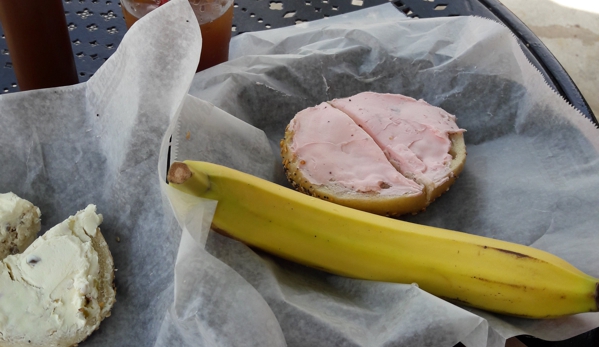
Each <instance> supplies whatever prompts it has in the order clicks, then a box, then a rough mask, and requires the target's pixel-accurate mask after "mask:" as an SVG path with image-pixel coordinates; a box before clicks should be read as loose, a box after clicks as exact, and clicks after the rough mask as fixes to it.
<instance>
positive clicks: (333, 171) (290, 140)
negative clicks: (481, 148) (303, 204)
mask: <svg viewBox="0 0 599 347" xmlns="http://www.w3.org/2000/svg"><path fill="white" fill-rule="evenodd" d="M463 132H464V130H463V129H460V128H459V127H458V126H457V124H456V122H455V117H454V116H453V115H451V114H449V113H447V112H446V111H444V110H443V109H441V108H439V107H435V106H432V105H430V104H428V103H426V102H425V101H423V100H415V99H413V98H410V97H406V96H403V95H399V94H378V93H372V92H364V93H360V94H357V95H354V96H352V97H349V98H344V99H335V100H332V101H329V102H324V103H322V104H320V105H317V106H315V107H310V108H307V109H305V110H302V111H300V112H299V113H297V114H296V115H295V117H294V118H293V119H292V120H291V122H290V123H289V125H288V126H287V128H286V130H285V137H284V138H283V139H282V140H281V143H280V145H281V156H282V159H283V165H284V168H285V173H286V175H287V178H288V179H289V181H290V182H291V184H292V185H293V186H294V187H295V188H296V189H297V190H299V191H300V192H303V193H306V194H309V195H312V196H315V197H319V198H321V199H324V200H328V201H331V202H334V203H337V204H340V205H344V206H348V207H352V208H356V209H359V210H363V211H367V212H371V213H376V214H380V215H385V216H398V215H402V214H407V213H417V212H419V211H422V210H424V209H425V208H426V207H427V206H428V205H429V204H430V203H431V202H433V201H434V200H435V199H436V198H437V197H439V196H440V195H442V194H443V193H444V192H445V191H447V190H448V189H449V187H450V186H451V185H452V184H453V183H454V181H455V179H456V178H457V176H458V175H459V173H460V172H461V171H462V169H463V168H464V164H465V161H466V146H465V143H464V136H463Z"/></svg>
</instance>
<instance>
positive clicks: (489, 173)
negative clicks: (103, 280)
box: [163, 4, 599, 347]
mask: <svg viewBox="0 0 599 347" xmlns="http://www.w3.org/2000/svg"><path fill="white" fill-rule="evenodd" d="M231 46H232V50H231V55H230V58H231V59H230V61H229V62H227V63H225V64H222V65H220V66H218V67H216V68H213V69H210V70H207V71H204V72H201V73H199V74H197V75H196V76H195V78H194V81H193V83H192V86H191V89H190V94H191V95H193V96H195V97H197V98H199V99H202V100H204V101H201V100H198V99H196V98H194V97H191V96H188V97H187V98H186V100H185V101H184V106H183V108H182V112H181V113H180V114H179V116H178V118H177V119H176V120H174V121H173V123H172V124H171V131H170V132H168V133H167V136H166V137H167V138H170V136H172V143H171V148H172V152H171V155H172V158H171V159H173V160H186V159H194V160H205V161H210V162H214V163H218V164H222V165H226V166H229V167H232V168H235V169H238V170H242V171H245V172H248V173H251V174H254V175H257V176H260V177H263V178H266V179H269V180H272V181H274V182H277V183H279V184H282V185H287V186H288V183H287V182H286V180H285V178H284V176H283V174H282V165H281V163H280V158H279V153H278V142H279V140H280V139H281V138H282V137H283V133H284V128H285V126H286V125H287V124H288V122H289V121H290V120H291V118H292V117H293V116H294V115H295V113H296V112H298V111H300V110H302V109H304V108H306V107H309V106H314V105H316V104H318V103H320V102H323V101H326V100H330V99H333V98H337V97H347V96H351V95H353V94H356V93H358V92H362V91H376V92H388V93H401V94H404V95H409V96H412V97H415V98H422V99H425V100H426V101H428V102H429V103H431V104H434V105H437V106H440V107H442V108H444V109H446V110H447V111H449V112H451V113H453V114H455V115H456V116H457V118H458V125H459V126H460V127H462V128H464V129H466V130H467V132H466V134H465V139H466V143H467V146H468V159H467V163H466V167H465V170H464V172H463V173H462V175H461V177H460V178H459V179H458V181H457V182H456V184H455V185H454V186H453V187H452V188H451V189H450V191H449V192H448V193H446V194H445V195H444V196H442V197H441V198H439V199H438V200H437V201H436V202H435V203H434V204H432V205H431V206H430V207H429V208H428V209H427V211H426V212H424V213H420V214H418V215H416V216H408V217H405V218H403V219H405V220H408V221H412V222H415V223H421V224H427V225H433V226H438V227H443V228H447V229H453V230H460V231H464V232H468V233H472V234H478V235H485V236H489V237H494V238H499V239H504V240H508V241H512V242H519V243H523V244H527V245H532V246H533V247H538V248H541V249H544V250H547V251H549V252H552V253H554V254H556V255H558V256H560V257H563V258H564V259H566V260H568V261H570V262H571V263H573V264H574V265H575V266H577V267H578V268H580V269H581V270H583V271H585V272H587V273H589V274H591V275H594V276H599V269H598V268H596V267H595V266H593V265H595V264H599V254H598V252H596V251H595V250H596V249H597V246H599V237H597V236H596V233H595V229H596V227H595V225H598V224H599V214H597V204H598V202H599V196H598V195H597V194H596V192H595V189H593V188H599V175H597V172H598V169H599V160H598V159H599V155H598V149H599V131H597V130H596V129H595V128H594V126H593V125H592V124H591V123H590V122H589V121H588V120H586V119H585V118H584V117H583V116H582V115H581V114H580V113H578V112H577V111H576V110H575V109H573V108H572V107H570V106H569V105H568V104H567V103H566V102H565V101H564V100H563V99H562V98H561V97H560V96H558V95H557V94H556V93H555V92H553V91H552V90H551V89H550V87H548V86H547V85H546V83H545V82H544V80H543V79H542V77H541V75H540V74H539V73H538V71H536V70H535V68H534V67H533V66H532V65H531V64H530V63H529V62H528V61H527V60H526V58H525V56H524V54H523V53H522V51H521V49H520V48H519V46H518V44H517V42H516V40H515V39H514V37H513V36H512V34H511V33H510V31H509V30H508V29H506V28H505V27H503V26H502V25H500V24H498V23H495V22H493V21H490V20H486V19H482V18H475V17H453V18H438V19H419V20H412V19H406V18H404V17H403V16H402V15H401V14H400V13H399V12H398V11H397V10H395V9H394V8H393V6H392V5H390V4H389V5H384V6H379V7H375V8H371V9H367V10H363V11H360V12H356V13H353V14H348V15H344V16H339V17H333V18H330V19H326V20H322V21H317V22H311V23H305V24H301V25H298V26H295V27H290V28H284V29H278V30H271V31H265V32H257V33H245V34H243V35H240V36H238V37H236V38H234V39H233V41H232V44H231ZM206 101H207V102H206ZM213 105H215V106H213ZM223 110H224V111H226V112H223ZM166 146H167V142H166V141H165V143H163V150H164V149H165V148H166ZM165 164H166V161H165ZM163 175H164V174H163ZM165 191H167V192H169V190H168V189H165ZM171 201H174V202H176V201H177V199H176V198H175V197H171ZM175 210H177V208H176V207H175ZM182 220H183V218H180V221H182ZM194 224H197V223H190V222H187V223H186V222H184V221H183V222H182V225H183V226H184V228H185V233H189V234H190V235H193V236H189V237H187V238H188V239H191V238H193V239H195V240H197V242H196V243H193V242H186V243H185V244H183V243H182V245H181V248H180V251H179V254H180V255H181V254H182V253H183V252H186V254H192V255H193V256H192V257H190V259H191V260H187V258H186V257H183V256H180V257H179V258H178V263H177V272H176V275H177V276H178V278H179V277H183V278H210V280H205V281H203V282H202V284H201V285H200V284H198V283H197V282H192V284H191V287H193V290H194V291H195V292H196V295H194V296H192V297H191V296H189V295H188V292H189V291H190V290H192V289H191V288H190V286H186V285H184V284H181V285H180V286H179V287H177V288H175V297H176V300H177V303H176V307H193V309H190V310H187V311H185V312H184V313H183V312H180V313H179V312H174V311H171V314H170V315H169V318H168V319H169V320H168V321H167V322H165V325H164V326H163V329H164V330H163V331H169V330H170V331H173V330H175V327H177V326H179V327H181V326H184V327H185V329H184V330H183V329H179V330H178V331H177V333H178V334H180V336H185V338H186V339H187V340H188V341H192V340H198V339H199V340H202V339H203V341H206V345H210V343H208V341H213V342H214V345H220V346H225V345H235V343H232V341H241V340H238V339H239V336H240V335H241V336H244V338H243V343H242V345H256V346H261V345H275V346H278V345H283V344H285V343H286V344H287V345H288V346H369V347H370V346H453V345H455V344H456V343H457V342H458V341H461V342H462V343H464V344H465V345H466V346H468V347H477V346H493V347H495V346H503V345H504V344H505V340H506V339H507V338H509V337H511V336H515V335H520V334H531V335H534V336H537V337H540V338H543V339H548V340H559V339H565V338H568V337H571V336H574V335H577V334H580V333H582V332H585V331H588V330H590V329H592V328H594V327H597V326H599V314H580V315H575V316H571V317H566V318H561V319H555V320H527V319H518V318H513V317H505V316H499V315H495V314H491V313H488V312H484V311H480V310H475V309H471V308H462V307H458V306H454V305H452V304H449V303H447V302H445V301H443V300H440V299H438V298H436V297H434V296H432V295H429V294H427V293H425V292H424V291H422V290H420V289H419V288H417V287H414V286H411V285H405V284H390V283H377V282H369V281H359V280H353V279H347V278H342V277H339V276H334V275H330V274H327V273H323V272H320V271H317V270H313V269H309V268H306V267H303V266H300V265H296V264H293V263H290V262H287V261H284V260H281V259H278V258H276V257H273V256H270V255H268V254H264V253H262V252H260V251H256V250H253V249H250V248H248V247H247V246H245V245H243V244H241V243H239V242H236V241H232V240H230V239H227V238H226V237H223V236H220V235H218V234H215V233H209V234H208V235H206V230H207V228H204V229H203V231H201V230H197V228H195V227H194ZM204 242H205V244H204ZM202 250H204V251H205V252H203V251H202ZM199 254H201V255H199ZM199 259H201V261H200V260H199ZM191 263H193V265H192V264H191ZM240 276H241V278H242V279H243V280H245V281H243V280H241V279H240ZM179 283H180V281H179V280H177V284H179ZM232 283H235V284H236V285H238V287H237V288H238V289H237V290H236V291H233V292H231V291H230V289H228V290H227V291H223V290H222V288H230V286H231V285H232ZM240 283H243V285H246V286H247V284H249V285H250V286H247V287H248V289H247V290H245V289H242V288H241V284H240ZM215 293H218V295H217V296H216V295H215ZM248 302H251V303H252V305H253V307H252V310H254V312H255V316H254V317H252V318H251V319H248V316H250V317H251V313H248V308H247V306H245V305H247V303H248ZM207 312H210V313H214V312H218V316H219V317H220V316H221V315H226V316H227V317H228V319H227V320H226V321H227V324H228V325H229V326H227V327H223V326H222V324H221V323H220V322H222V321H224V320H221V319H220V318H217V319H216V323H215V321H214V319H213V317H211V316H210V314H208V313H207ZM273 315H274V317H275V318H276V321H277V322H278V326H277V328H279V327H280V331H281V332H282V336H281V335H280V332H279V331H278V330H276V331H275V329H274V328H272V324H273ZM258 317H262V319H263V321H262V328H263V329H264V330H266V331H267V332H268V333H270V335H269V338H270V340H269V342H268V343H265V342H264V340H263V339H264V336H265V335H264V334H265V333H266V332H261V333H254V334H253V335H252V331H253V330H255V329H259V327H256V325H258V326H259V325H260V323H257V320H259V318H258ZM248 322H251V323H252V324H251V326H250V325H248ZM192 325H193V328H192V327H191V326H192ZM206 329H208V330H209V331H210V336H211V337H210V339H207V338H206V337H205V336H207V335H208V334H206V333H205V330H206ZM165 336H171V335H168V334H166V335H165ZM246 336H252V338H247V337H246ZM258 337H259V338H260V340H258ZM283 339H284V340H283Z"/></svg>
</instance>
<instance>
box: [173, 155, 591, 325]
mask: <svg viewBox="0 0 599 347" xmlns="http://www.w3.org/2000/svg"><path fill="white" fill-rule="evenodd" d="M167 179H168V181H169V184H170V185H171V186H172V187H174V188H176V189H178V190H180V191H183V192H186V193H188V194H192V195H195V196H198V197H203V198H207V199H214V200H217V201H218V205H217V208H216V212H215V215H214V218H213V221H212V227H213V229H214V230H216V231H218V232H220V233H223V234H225V235H227V236H229V237H232V238H234V239H237V240H239V241H241V242H243V243H245V244H247V245H249V246H252V247H256V248H259V249H262V250H264V251H266V252H269V253H271V254H274V255H276V256H279V257H281V258H285V259H288V260H291V261H294V262H297V263H300V264H303V265H306V266H310V267H313V268H317V269H320V270H323V271H327V272H329V273H333V274H337V275H341V276H346V277H351V278H357V279H366V280H373V281H385V282H396V283H407V284H410V283H416V284H418V286H419V287H420V288H421V289H423V290H425V291H427V292H429V293H431V294H433V295H436V296H438V297H441V298H443V299H446V300H448V301H452V302H455V303H458V304H463V305H468V306H472V307H476V308H480V309H484V310H487V311H491V312H496V313H501V314H508V315H513V316H519V317H527V318H554V317H561V316H566V315H572V314H576V313H582V312H595V311H598V305H599V299H598V296H599V295H598V293H599V287H598V285H599V279H597V278H594V277H592V276H589V275H587V274H585V273H583V272H582V271H580V270H578V269H576V268H575V267H574V266H572V265H571V264H569V263H568V262H566V261H565V260H563V259H561V258H559V257H556V256H554V255H552V254H550V253H548V252H545V251H541V250H538V249H535V248H532V247H528V246H524V245H520V244H515V243H510V242H506V241H501V240H496V239H491V238H486V237H482V236H477V235H471V234H466V233H462V232H458V231H451V230H445V229H441V228H435V227H429V226H424V225H419V224H414V223H409V222H405V221H400V220H396V219H392V218H387V217H382V216H378V215H375V214H371V213H367V212H363V211H359V210H355V209H351V208H347V207H344V206H340V205H337V204H334V203H331V202H327V201H324V200H320V199H317V198H314V197H311V196H308V195H305V194H302V193H299V192H296V191H293V190H291V189H288V188H286V187H283V186H280V185H278V184H275V183H272V182H269V181H267V180H263V179H260V178H258V177H255V176H252V175H248V174H245V173H243V172H240V171H236V170H233V169H230V168H227V167H224V166H220V165H216V164H212V163H207V162H200V161H185V162H182V163H181V162H176V163H173V164H172V165H171V167H170V169H169V172H168V178H167Z"/></svg>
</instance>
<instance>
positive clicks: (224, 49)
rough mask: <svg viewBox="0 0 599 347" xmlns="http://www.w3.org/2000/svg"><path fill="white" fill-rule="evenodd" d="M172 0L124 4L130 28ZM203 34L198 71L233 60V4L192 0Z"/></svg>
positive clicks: (126, 1)
mask: <svg viewBox="0 0 599 347" xmlns="http://www.w3.org/2000/svg"><path fill="white" fill-rule="evenodd" d="M167 1H168V0H121V8H122V10H123V15H124V16H125V23H126V24H127V27H128V28H130V27H131V26H132V25H133V24H134V23H135V22H136V21H137V20H138V19H139V18H141V17H143V16H144V15H145V14H147V13H148V12H150V11H152V10H154V9H156V8H158V7H159V6H161V5H163V4H164V3H166V2H167ZM189 3H190V4H191V7H192V8H193V11H194V12H195V15H196V18H197V19H198V23H200V29H201V31H202V54H201V56H200V63H199V64H198V68H197V70H196V71H201V70H204V69H207V68H209V67H212V66H214V65H217V64H220V63H223V62H225V61H227V60H228V59H229V42H230V41H231V26H232V25H233V0H189Z"/></svg>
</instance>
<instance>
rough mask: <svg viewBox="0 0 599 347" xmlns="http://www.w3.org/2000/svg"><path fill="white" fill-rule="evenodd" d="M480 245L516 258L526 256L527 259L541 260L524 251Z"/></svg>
mask: <svg viewBox="0 0 599 347" xmlns="http://www.w3.org/2000/svg"><path fill="white" fill-rule="evenodd" d="M482 247H483V248H484V249H493V250H496V251H498V252H503V253H507V254H510V255H513V256H515V257H516V258H528V259H530V260H537V261H542V260H540V259H537V258H533V257H531V256H530V255H527V254H524V253H519V252H514V251H510V250H507V249H503V248H496V247H489V246H482Z"/></svg>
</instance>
